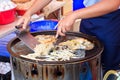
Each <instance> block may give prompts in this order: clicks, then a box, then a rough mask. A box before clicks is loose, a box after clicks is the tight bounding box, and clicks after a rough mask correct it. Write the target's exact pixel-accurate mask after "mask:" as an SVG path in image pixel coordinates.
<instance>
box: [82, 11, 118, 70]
mask: <svg viewBox="0 0 120 80" xmlns="http://www.w3.org/2000/svg"><path fill="white" fill-rule="evenodd" d="M80 31H81V32H83V33H86V34H89V35H92V36H96V37H97V38H98V39H99V40H100V41H101V42H102V43H103V44H104V51H103V53H102V57H101V60H102V65H103V68H104V69H105V70H109V69H120V67H119V64H120V10H116V11H114V12H112V13H109V14H107V15H103V16H100V17H95V18H89V19H83V20H82V21H81V25H80Z"/></svg>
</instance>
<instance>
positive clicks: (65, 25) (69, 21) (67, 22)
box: [56, 13, 75, 37]
mask: <svg viewBox="0 0 120 80" xmlns="http://www.w3.org/2000/svg"><path fill="white" fill-rule="evenodd" d="M74 22H75V17H74V15H73V14H72V13H69V14H68V15H67V16H65V17H64V18H62V19H61V20H60V21H59V23H58V29H57V33H56V37H58V36H59V35H61V36H65V33H66V32H67V31H70V30H71V29H72V27H73V24H74Z"/></svg>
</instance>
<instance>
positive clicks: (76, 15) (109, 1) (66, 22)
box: [56, 0, 120, 36]
mask: <svg viewBox="0 0 120 80" xmlns="http://www.w3.org/2000/svg"><path fill="white" fill-rule="evenodd" d="M91 1H92V0H91ZM119 6H120V0H101V1H100V2H98V3H96V4H94V5H92V6H89V7H87V8H82V9H79V10H77V11H73V12H71V13H69V14H68V15H67V16H65V18H64V19H62V20H60V21H59V25H58V30H57V35H56V36H58V35H62V36H64V35H65V34H64V33H65V32H67V31H69V30H70V29H71V28H72V26H73V24H74V22H75V20H76V19H85V18H92V17H98V16H102V15H104V14H107V13H110V12H113V11H115V10H117V9H118V8H119Z"/></svg>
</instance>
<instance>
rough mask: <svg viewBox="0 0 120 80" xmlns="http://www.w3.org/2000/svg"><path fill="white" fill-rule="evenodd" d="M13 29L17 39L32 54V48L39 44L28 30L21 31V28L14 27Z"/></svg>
mask: <svg viewBox="0 0 120 80" xmlns="http://www.w3.org/2000/svg"><path fill="white" fill-rule="evenodd" d="M15 28H16V30H15V33H16V35H17V36H18V38H19V39H20V40H21V41H23V42H24V44H25V45H26V46H27V47H29V48H30V49H31V50H32V51H33V52H34V48H35V47H36V45H37V44H39V42H38V41H37V40H36V39H35V37H34V36H33V35H32V34H31V33H30V32H29V31H28V30H25V29H22V27H20V26H16V27H15Z"/></svg>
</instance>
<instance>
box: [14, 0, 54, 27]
mask: <svg viewBox="0 0 120 80" xmlns="http://www.w3.org/2000/svg"><path fill="white" fill-rule="evenodd" d="M51 1H52V0H35V2H34V4H33V5H32V6H31V7H30V8H29V9H28V10H27V12H26V13H25V14H24V15H23V16H22V17H21V18H20V19H19V20H18V22H17V24H16V25H20V24H22V26H23V28H24V29H25V28H26V27H27V25H28V23H29V21H30V18H31V16H32V14H34V13H36V12H37V11H38V10H41V9H43V8H44V7H45V6H46V5H47V4H48V3H50V2H51Z"/></svg>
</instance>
